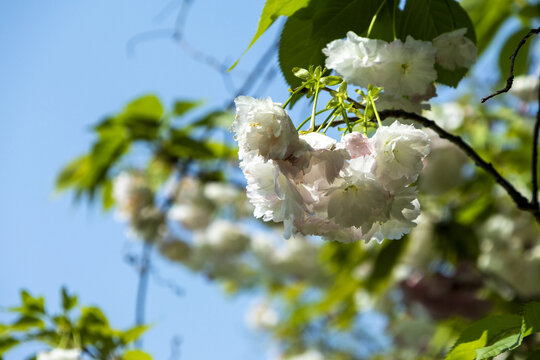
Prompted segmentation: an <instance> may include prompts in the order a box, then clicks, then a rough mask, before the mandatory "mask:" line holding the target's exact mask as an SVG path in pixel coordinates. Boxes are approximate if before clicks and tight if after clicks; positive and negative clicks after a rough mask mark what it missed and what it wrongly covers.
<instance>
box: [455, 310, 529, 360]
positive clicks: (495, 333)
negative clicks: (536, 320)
mask: <svg viewBox="0 0 540 360" xmlns="http://www.w3.org/2000/svg"><path fill="white" fill-rule="evenodd" d="M523 324H524V322H523V318H522V317H521V316H518V315H495V316H490V317H487V318H485V319H482V320H480V321H477V322H475V323H474V324H472V325H471V326H470V327H468V328H467V329H466V330H465V331H463V333H462V334H461V335H460V337H459V338H458V340H457V342H456V343H455V345H454V347H453V348H452V350H451V351H450V352H449V353H448V355H447V356H446V360H469V359H470V360H474V359H486V358H488V357H493V356H496V355H498V354H501V353H502V352H504V351H507V350H512V349H514V348H516V347H517V346H519V345H520V344H521V341H522V340H523V335H524V325H523Z"/></svg>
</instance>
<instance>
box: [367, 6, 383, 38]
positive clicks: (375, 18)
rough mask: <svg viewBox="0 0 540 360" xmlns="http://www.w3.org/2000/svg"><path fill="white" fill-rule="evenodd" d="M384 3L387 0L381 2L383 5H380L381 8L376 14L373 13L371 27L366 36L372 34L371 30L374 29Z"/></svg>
mask: <svg viewBox="0 0 540 360" xmlns="http://www.w3.org/2000/svg"><path fill="white" fill-rule="evenodd" d="M384 4H386V0H384V1H383V2H381V5H379V8H378V9H377V11H376V12H375V15H373V17H372V18H371V22H370V23H369V27H368V30H367V34H366V37H369V35H371V30H373V26H374V25H375V21H376V20H377V16H378V15H379V13H380V12H381V10H382V8H383V6H384Z"/></svg>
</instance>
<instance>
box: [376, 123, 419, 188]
mask: <svg viewBox="0 0 540 360" xmlns="http://www.w3.org/2000/svg"><path fill="white" fill-rule="evenodd" d="M371 141H372V144H373V148H374V149H375V159H376V170H375V171H376V174H377V177H379V178H380V179H381V180H383V181H384V182H385V183H386V184H387V185H389V184H390V183H392V182H394V181H396V180H400V183H402V182H403V181H406V183H405V185H407V184H410V183H412V182H414V181H415V180H416V178H417V177H418V173H419V172H420V170H422V166H423V164H422V160H423V159H424V157H425V156H426V155H427V154H428V153H429V138H428V136H427V135H426V133H425V132H424V131H422V130H419V129H415V128H414V126H412V125H404V124H400V123H399V122H397V121H396V122H394V123H393V124H392V125H390V126H382V127H379V128H378V129H377V131H376V132H375V135H373V137H372V138H371Z"/></svg>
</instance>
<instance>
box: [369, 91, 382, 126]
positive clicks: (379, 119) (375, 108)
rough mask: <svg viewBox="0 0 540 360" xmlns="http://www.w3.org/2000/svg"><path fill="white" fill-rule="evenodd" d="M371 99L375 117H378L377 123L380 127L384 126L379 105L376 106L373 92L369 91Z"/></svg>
mask: <svg viewBox="0 0 540 360" xmlns="http://www.w3.org/2000/svg"><path fill="white" fill-rule="evenodd" d="M368 97H369V101H370V102H371V106H373V112H374V113H375V117H376V118H377V124H378V125H379V127H381V126H382V123H381V118H380V117H379V112H378V111H377V107H376V106H375V100H373V97H372V96H371V94H369V93H368Z"/></svg>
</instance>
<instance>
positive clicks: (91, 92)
mask: <svg viewBox="0 0 540 360" xmlns="http://www.w3.org/2000/svg"><path fill="white" fill-rule="evenodd" d="M177 3H180V2H179V1H178V2H177ZM172 4H174V2H173V3H172ZM263 4H264V2H263V0H257V1H235V2H229V1H227V2H225V1H221V0H198V1H196V2H195V3H194V5H193V6H192V11H191V13H190V17H189V18H188V22H187V24H186V31H187V32H186V36H187V38H188V39H189V41H190V42H191V43H193V44H196V45H197V46H198V47H199V48H201V49H204V50H206V51H208V52H210V53H212V54H213V55H214V56H216V57H217V58H220V59H224V60H225V59H227V60H228V61H229V62H230V63H232V62H233V61H234V60H235V58H236V57H237V56H238V55H239V54H241V53H242V52H243V50H244V49H245V47H246V45H247V44H248V43H249V40H250V37H251V36H252V34H253V33H254V32H255V29H256V25H257V20H258V15H259V13H260V11H261V10H262V7H263ZM169 5H171V3H170V2H169V1H165V0H160V1H157V0H156V1H142V0H130V1H128V0H117V1H108V0H96V1H92V2H90V1H72V0H57V1H54V2H49V1H39V0H24V1H3V2H0V48H1V49H2V50H1V55H0V79H1V80H0V169H1V171H0V173H1V174H2V176H0V198H2V199H3V205H2V206H1V208H0V209H1V210H0V214H1V216H0V257H1V259H0V306H2V307H4V306H9V305H12V304H15V303H16V302H17V301H18V296H19V295H18V293H19V290H20V289H21V288H27V289H29V290H30V291H31V292H33V293H35V294H43V295H45V297H46V299H47V300H48V301H49V308H51V309H56V308H57V303H58V299H59V295H58V291H59V289H60V287H61V286H62V285H67V286H68V287H69V289H71V290H72V291H74V292H76V293H78V294H79V297H80V300H81V302H82V303H84V304H96V305H98V306H100V307H102V308H103V310H104V311H105V312H106V314H107V315H108V316H109V318H110V319H111V322H112V324H113V325H115V326H118V327H128V326H130V325H131V324H132V322H133V318H134V314H133V313H134V303H135V291H136V283H137V276H136V274H135V272H134V271H133V269H132V268H130V266H128V265H127V264H126V263H125V262H124V261H123V259H122V256H123V248H124V247H125V246H126V244H129V241H128V240H126V238H125V235H124V231H125V229H124V226H123V225H122V224H119V223H117V222H115V221H114V219H113V216H112V214H103V213H101V212H100V210H99V208H97V207H96V208H92V207H89V206H86V205H82V204H81V205H77V204H74V203H73V201H72V198H71V196H70V194H53V188H54V179H55V176H56V174H57V173H58V171H59V170H60V169H61V168H62V166H63V165H64V164H65V163H66V162H67V161H69V160H70V159H72V158H73V157H74V156H76V155H78V154H80V153H83V152H85V151H86V150H87V148H88V146H89V145H90V143H91V141H92V136H91V132H90V126H91V125H92V124H94V123H96V122H97V121H98V120H99V119H100V118H102V117H103V116H104V115H106V114H108V113H113V112H116V111H118V110H120V109H121V108H122V106H123V105H124V104H125V103H126V102H127V101H129V100H130V99H133V98H135V97H137V96H139V95H142V94H146V93H156V94H158V95H159V96H160V97H161V98H162V99H163V101H164V102H165V104H168V105H170V104H171V103H172V101H173V99H177V98H205V99H207V101H208V103H209V105H216V106H219V105H222V104H223V103H224V102H225V101H226V100H227V99H230V98H231V93H230V92H229V91H228V90H227V88H226V87H225V86H224V84H223V81H222V79H221V77H220V76H219V75H218V74H217V73H216V72H214V71H213V70H212V69H210V68H208V67H207V66H206V65H202V64H200V63H197V62H195V61H193V60H192V59H191V58H189V57H188V56H187V55H186V54H185V53H183V52H182V51H181V50H180V49H179V47H178V46H177V45H176V44H174V43H173V42H172V41H171V40H169V39H165V38H163V39H154V40H152V41H148V42H144V43H140V44H139V45H138V46H137V47H136V49H135V52H134V53H132V54H128V52H127V51H126V45H127V43H128V42H129V40H130V39H131V38H133V37H134V36H135V35H137V34H139V33H141V32H144V31H147V30H152V29H158V28H164V27H171V25H172V24H173V23H174V20H175V19H174V18H175V14H176V9H177V7H172V10H171V12H170V15H168V16H166V17H163V18H161V19H160V20H161V22H158V21H157V20H156V16H157V15H158V14H159V13H160V12H161V11H162V10H163V9H164V8H165V7H166V6H169ZM275 30H276V29H273V31H271V32H270V33H269V34H267V35H265V36H264V37H263V38H262V39H261V41H260V42H259V43H257V44H256V45H255V46H254V47H253V48H252V50H251V51H250V52H249V53H248V54H247V55H246V56H245V57H244V58H243V60H242V62H241V63H240V67H239V68H238V70H237V71H236V72H233V74H232V75H231V76H232V78H233V80H234V81H236V83H237V84H240V83H241V80H242V77H240V74H241V73H242V71H247V70H249V69H250V67H251V66H252V65H253V64H254V62H255V61H257V60H258V57H259V56H260V54H262V52H263V51H265V50H266V48H267V47H268V46H269V44H270V43H271V42H272V41H273V40H274V37H275ZM273 62H274V63H275V62H276V61H275V60H273ZM278 77H280V75H278ZM285 91H286V87H285V85H284V83H283V81H282V80H281V78H279V79H277V81H276V82H275V84H274V85H273V86H272V87H271V88H270V89H268V91H267V94H268V95H272V96H273V97H274V98H276V99H278V100H281V101H283V100H284V99H280V96H281V97H284V96H286V92H285ZM158 267H159V269H160V272H162V273H163V274H164V275H166V276H167V277H169V278H173V279H174V280H175V282H176V283H177V284H178V285H180V286H181V287H182V288H183V289H184V290H185V292H186V294H185V295H184V296H182V297H178V296H176V295H174V294H173V293H172V292H171V291H170V290H168V289H166V288H163V287H160V286H157V285H156V284H155V283H151V286H150V289H149V296H148V302H147V319H148V321H149V322H151V323H153V324H154V328H153V329H152V330H151V331H150V332H149V333H148V335H147V336H146V338H145V348H146V349H147V350H148V351H149V352H150V353H152V354H153V355H154V356H155V358H156V359H167V358H168V356H169V349H170V342H171V338H172V337H173V336H179V337H181V338H182V345H181V358H182V359H186V360H188V359H196V360H205V359H215V358H217V357H219V359H220V360H227V359H231V360H232V359H235V360H236V359H257V358H263V356H262V354H263V353H264V352H265V351H266V350H265V349H266V348H267V345H268V340H267V339H265V338H263V337H261V336H258V335H255V334H253V333H251V332H250V331H249V330H248V329H247V328H246V327H245V325H244V311H245V308H246V306H247V305H248V304H249V303H250V302H251V298H250V297H249V296H241V297H235V298H230V297H226V296H224V295H223V292H222V291H221V289H220V288H219V287H218V286H217V285H215V284H211V283H209V282H207V281H206V280H204V279H202V278H200V277H198V276H193V275H192V274H190V273H188V272H187V271H184V270H182V269H181V268H180V267H176V266H169V265H167V264H163V263H162V262H158ZM8 318H9V316H8V315H6V314H4V313H0V319H4V320H5V319H8ZM28 350H29V349H28V348H26V349H21V350H16V351H13V352H12V353H10V354H8V356H7V357H6V360H16V359H21V358H23V357H24V356H25V355H27V353H28Z"/></svg>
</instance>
